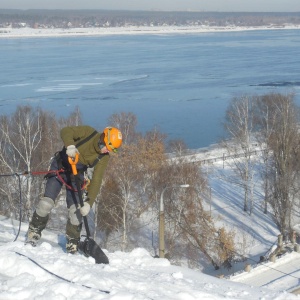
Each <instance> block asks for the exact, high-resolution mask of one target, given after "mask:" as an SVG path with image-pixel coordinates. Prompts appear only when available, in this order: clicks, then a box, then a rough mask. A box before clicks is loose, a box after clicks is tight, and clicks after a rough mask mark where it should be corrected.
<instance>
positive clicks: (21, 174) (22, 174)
mask: <svg viewBox="0 0 300 300" xmlns="http://www.w3.org/2000/svg"><path fill="white" fill-rule="evenodd" d="M64 172H65V170H64V169H60V170H49V171H35V172H28V171H25V172H23V173H13V174H0V177H10V176H17V177H18V181H19V199H20V201H19V215H20V216H19V228H18V232H17V235H16V237H15V239H14V240H13V242H15V241H17V239H18V237H19V234H20V231H21V224H22V186H21V176H27V175H33V176H34V175H47V174H55V175H56V177H57V178H58V180H60V182H61V183H62V184H63V185H65V186H66V188H68V189H70V190H73V191H74V192H78V189H74V188H73V187H72V186H71V185H69V184H67V183H66V182H65V180H64V179H63V178H62V176H61V175H60V173H64ZM87 185H88V182H87V181H86V180H84V184H83V185H82V186H81V190H84V189H85V188H86V186H87Z"/></svg>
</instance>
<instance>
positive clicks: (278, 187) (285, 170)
mask: <svg viewBox="0 0 300 300" xmlns="http://www.w3.org/2000/svg"><path fill="white" fill-rule="evenodd" d="M264 100H265V101H268V105H269V109H270V111H271V116H272V117H271V118H270V122H269V123H271V127H272V130H271V133H270V134H269V135H268V139H267V141H266V144H267V147H268V148H270V150H271V154H272V156H271V158H272V166H273V167H272V169H271V170H270V172H268V176H269V182H270V185H271V186H270V190H271V193H272V197H270V199H269V203H270V205H271V206H272V209H273V212H274V216H275V222H276V223H277V225H278V227H279V229H280V231H281V232H282V233H283V234H285V233H286V232H287V231H289V230H290V229H291V227H292V224H291V222H292V211H293V209H294V207H295V201H296V199H297V197H298V195H299V184H298V181H299V171H300V162H299V155H300V137H299V128H298V122H299V109H298V108H297V107H296V106H295V104H294V96H293V95H292V94H290V95H281V94H271V95H268V96H265V98H264Z"/></svg>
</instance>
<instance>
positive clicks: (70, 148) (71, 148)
mask: <svg viewBox="0 0 300 300" xmlns="http://www.w3.org/2000/svg"><path fill="white" fill-rule="evenodd" d="M66 153H67V155H68V156H69V157H72V158H75V156H76V153H79V151H78V149H77V148H76V147H75V146H74V145H70V146H68V147H67V151H66Z"/></svg>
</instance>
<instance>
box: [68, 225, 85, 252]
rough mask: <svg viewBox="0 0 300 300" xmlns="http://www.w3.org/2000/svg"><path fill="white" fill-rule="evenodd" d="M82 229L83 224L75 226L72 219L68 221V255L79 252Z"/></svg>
mask: <svg viewBox="0 0 300 300" xmlns="http://www.w3.org/2000/svg"><path fill="white" fill-rule="evenodd" d="M81 229H82V223H81V224H79V225H73V224H71V222H70V219H68V221H67V226H66V239H67V243H66V251H67V253H71V254H75V253H76V252H77V250H78V243H79V240H80V232H81Z"/></svg>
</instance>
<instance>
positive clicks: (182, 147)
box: [168, 139, 187, 156]
mask: <svg viewBox="0 0 300 300" xmlns="http://www.w3.org/2000/svg"><path fill="white" fill-rule="evenodd" d="M168 150H169V151H170V152H175V154H176V156H182V155H184V154H186V152H187V145H186V144H185V142H184V141H183V140H181V139H175V140H170V141H169V145H168Z"/></svg>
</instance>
